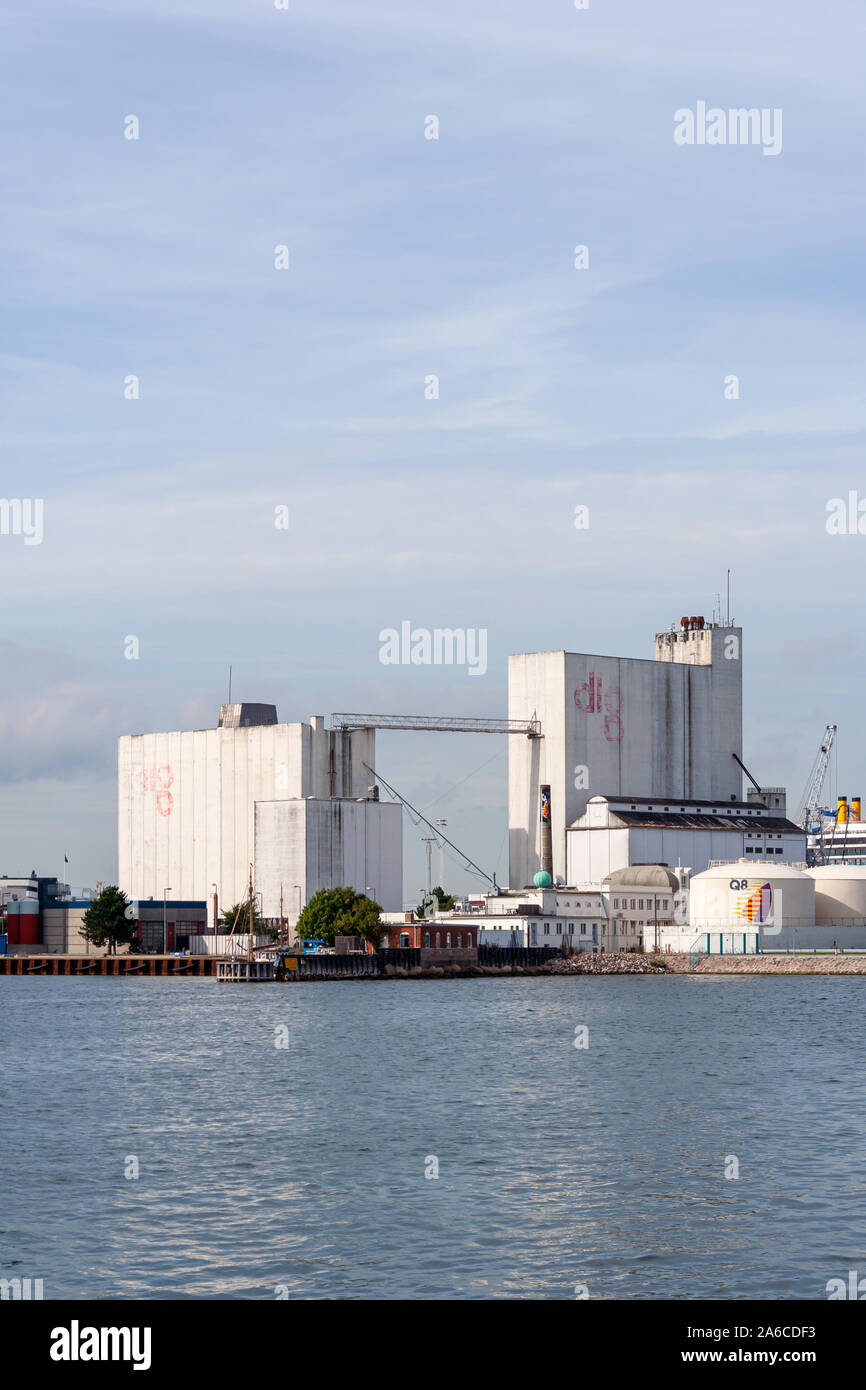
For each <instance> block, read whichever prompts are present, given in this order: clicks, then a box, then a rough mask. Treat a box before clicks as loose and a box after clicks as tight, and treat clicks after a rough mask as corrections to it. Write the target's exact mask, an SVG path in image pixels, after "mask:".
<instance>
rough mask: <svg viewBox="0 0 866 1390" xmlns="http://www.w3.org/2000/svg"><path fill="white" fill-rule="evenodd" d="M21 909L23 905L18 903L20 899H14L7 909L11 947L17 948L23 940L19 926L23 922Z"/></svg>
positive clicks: (9, 943)
mask: <svg viewBox="0 0 866 1390" xmlns="http://www.w3.org/2000/svg"><path fill="white" fill-rule="evenodd" d="M20 907H21V904H20V902H19V901H18V899H17V898H13V899H12V901H11V902H10V903H9V905H8V907H7V908H6V930H7V932H8V936H7V944H8V945H10V946H17V945H18V943H19V941H20V940H21V937H20V935H19V926H20V922H21V916H20V913H19V908H20Z"/></svg>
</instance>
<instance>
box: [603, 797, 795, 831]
mask: <svg viewBox="0 0 866 1390" xmlns="http://www.w3.org/2000/svg"><path fill="white" fill-rule="evenodd" d="M709 804H710V803H709V802H707V805H709ZM717 804H718V803H717ZM610 815H611V820H617V821H621V822H622V823H623V824H624V825H626V826H629V827H631V828H633V829H637V828H638V827H640V826H644V827H646V828H647V829H658V828H660V827H664V826H669V827H670V828H671V829H672V830H675V829H679V830H750V831H752V832H754V833H755V834H760V832H761V831H762V830H774V831H787V833H788V834H795V835H802V834H803V831H802V830H801V829H800V827H799V825H795V824H794V822H793V821H790V820H786V819H785V818H784V817H783V816H721V815H720V816H711V815H702V814H701V813H699V812H698V813H691V814H690V813H689V812H688V811H687V812H686V814H685V815H682V814H680V812H673V811H670V812H665V811H619V810H613V809H611V812H610ZM581 828H583V827H581ZM589 828H590V829H591V828H592V827H589Z"/></svg>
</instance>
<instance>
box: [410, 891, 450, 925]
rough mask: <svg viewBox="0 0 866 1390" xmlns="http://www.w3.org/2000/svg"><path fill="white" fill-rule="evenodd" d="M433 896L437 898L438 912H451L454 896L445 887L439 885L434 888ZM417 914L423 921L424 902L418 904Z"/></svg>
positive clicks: (419, 919)
mask: <svg viewBox="0 0 866 1390" xmlns="http://www.w3.org/2000/svg"><path fill="white" fill-rule="evenodd" d="M433 897H434V898H435V899H436V911H437V912H450V911H451V910H452V908H453V907H454V902H455V900H454V898H452V897H451V896H450V895H449V894H448V893H446V892H445V889H444V888H440V887H439V886H438V885H437V886H436V887H435V888H434V889H433ZM415 916H416V917H417V918H418V921H419V922H420V921H423V919H424V904H423V903H419V904H418V906H417V907H416V908H415Z"/></svg>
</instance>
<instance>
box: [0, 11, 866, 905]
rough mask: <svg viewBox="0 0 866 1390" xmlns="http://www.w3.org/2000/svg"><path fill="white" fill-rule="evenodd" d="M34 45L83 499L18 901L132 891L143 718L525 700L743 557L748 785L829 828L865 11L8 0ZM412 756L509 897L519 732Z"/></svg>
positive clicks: (7, 26) (24, 173)
mask: <svg viewBox="0 0 866 1390" xmlns="http://www.w3.org/2000/svg"><path fill="white" fill-rule="evenodd" d="M0 26H2V27H0V36H2V43H0V51H2V59H0V62H2V83H0V119H2V126H3V151H4V154H3V166H2V167H3V188H4V199H3V203H4V209H3V214H2V217H0V254H2V261H3V266H4V270H5V274H4V275H3V282H2V283H3V299H4V304H3V314H2V330H0V331H2V341H0V352H2V372H0V439H2V464H3V469H2V472H3V478H2V492H3V495H4V496H6V497H41V498H43V499H44V505H45V538H44V541H43V543H42V545H40V546H29V547H28V546H24V545H23V542H22V539H21V538H20V537H15V536H2V537H0V575H2V580H3V595H4V600H5V601H4V616H5V623H4V625H3V628H2V631H0V642H2V657H3V667H2V669H3V672H4V676H5V680H4V682H3V689H2V693H0V730H2V733H3V735H4V738H3V747H4V754H5V756H4V758H3V760H2V764H3V786H2V796H0V834H2V842H3V845H4V854H3V855H2V856H0V858H2V862H0V872H7V873H14V872H20V871H21V870H22V869H23V870H29V869H30V868H31V867H34V866H36V867H38V868H39V869H40V871H42V872H55V871H56V870H57V869H58V868H59V867H60V866H61V865H62V859H63V854H64V852H67V853H68V854H69V857H70V861H71V866H72V879H73V883H74V884H76V885H80V884H84V883H93V882H94V881H95V880H96V879H97V878H102V879H110V878H112V877H114V875H115V872H116V857H115V856H116V845H115V815H116V811H115V785H114V760H115V739H116V737H117V735H118V734H120V733H126V732H143V731H149V730H152V729H159V728H176V727H188V726H199V727H200V726H202V725H206V724H210V723H213V722H214V720H215V717H216V712H217V707H218V705H219V702H220V700H221V699H223V698H225V685H226V676H227V668H228V665H229V663H230V662H231V663H232V664H233V666H234V692H235V695H236V697H237V698H247V699H252V700H272V701H274V702H275V703H276V704H277V706H278V709H279V713H280V717H281V718H284V719H299V718H307V717H308V716H309V715H310V714H312V713H324V714H329V713H330V712H332V711H333V710H353V709H367V710H373V711H377V710H382V711H403V710H407V711H413V712H443V713H469V714H493V715H502V714H504V713H505V663H506V658H507V655H508V653H509V652H510V651H521V650H530V649H536V648H544V649H546V648H559V647H566V648H569V649H572V650H586V651H598V652H610V653H616V654H621V655H631V656H646V657H648V656H651V654H652V635H653V633H654V632H655V631H656V630H661V629H663V628H666V627H667V626H668V625H669V624H670V622H671V621H678V619H679V617H680V615H681V614H682V613H683V612H688V613H698V612H702V613H705V614H707V615H709V614H710V612H711V610H712V607H713V603H714V600H715V595H716V594H717V593H718V592H719V590H720V589H721V588H722V587H723V584H724V575H725V570H726V568H727V567H728V566H730V567H731V568H732V570H733V605H732V606H733V610H734V615H735V617H736V619H737V620H738V622H740V623H742V625H743V627H744V629H745V640H744V660H745V666H744V680H745V697H746V738H745V756H746V762H747V763H748V764H749V765H750V766H751V767H753V769H754V771H755V772H756V775H757V776H758V777H759V779H760V778H763V779H764V780H765V781H767V782H772V783H786V784H787V785H788V786H789V788H790V790H791V795H792V799H793V800H794V801H796V799H797V797H798V796H799V793H800V791H801V790H802V786H803V783H804V782H805V779H806V775H807V773H808V770H809V767H810V765H811V762H812V759H813V757H814V753H815V749H816V747H817V743H818V740H819V736H820V734H821V732H822V730H823V727H824V725H825V723H826V722H828V721H833V722H835V723H837V724H838V726H839V789H840V790H841V791H843V792H847V793H848V794H849V795H851V794H853V793H856V792H857V791H858V790H862V791H863V792H864V794H866V759H864V755H863V751H862V748H863V743H862V738H861V724H862V708H863V693H864V691H863V682H864V660H863V638H862V612H863V604H862V599H861V594H862V583H861V573H863V572H864V571H866V538H864V537H861V536H844V537H837V536H829V535H828V534H827V532H826V529H825V515H826V504H827V501H828V500H829V499H830V498H832V497H837V496H847V493H848V491H849V490H850V489H860V492H861V495H862V496H863V497H864V498H866V472H864V469H863V443H864V411H866V407H864V402H863V390H862V372H863V365H862V364H863V362H864V359H866V353H864V346H866V343H864V336H866V335H864V314H863V302H864V295H863V289H864V270H863V259H862V238H863V228H864V206H863V204H864V194H863V182H862V130H863V128H864V117H866V111H864V107H866V97H864V94H863V91H862V75H861V64H862V51H863V43H864V39H866V14H864V11H863V9H862V7H861V6H859V5H857V4H854V3H842V0H830V2H829V3H825V4H824V5H823V6H821V7H820V9H818V8H816V7H815V6H813V5H806V4H804V3H802V0H795V3H787V4H782V3H776V0H769V2H768V3H763V4H761V5H760V6H759V7H756V6H755V5H754V4H753V3H739V0H737V3H733V4H727V5H725V6H717V7H708V6H700V7H696V6H695V5H694V4H692V3H687V2H686V0H683V2H682V3H679V2H677V3H673V0H668V2H667V3H661V4H653V3H648V0H642V2H641V3H637V0H620V2H619V3H614V2H613V0H591V3H590V9H589V10H588V11H575V9H574V8H573V5H572V4H570V3H567V2H566V0H557V3H534V4H531V5H530V4H519V3H516V0H471V3H470V0H462V3H456V2H455V0H439V2H438V3H437V4H436V5H435V6H434V5H427V4H423V3H420V0H401V3H395V2H388V0H382V2H381V3H378V4H375V5H370V4H367V3H365V0H353V3H328V2H327V0H324V2H322V0H319V3H315V4H314V3H312V0H309V3H306V2H305V0H291V5H290V9H289V11H288V13H285V12H282V11H277V10H275V9H274V7H273V5H272V4H271V3H269V0H171V3H168V0H165V2H163V0H140V2H139V0H125V3H124V2H122V0H110V3H109V0H105V3H102V2H101V0H93V2H92V3H87V0H66V2H65V3H59V0H48V3H41V4H40V5H38V6H34V5H32V4H26V5H25V4H16V3H14V0H13V3H10V4H7V6H6V7H5V8H4V15H3V18H2V20H0ZM699 100H705V101H706V102H707V103H708V104H709V105H717V106H720V107H723V108H730V107H736V106H756V107H759V108H763V107H770V108H781V109H782V111H783V149H782V153H781V154H780V155H779V156H778V157H777V158H768V157H765V156H763V154H762V152H761V150H760V149H759V148H752V147H746V148H743V147H732V146H727V147H718V148H709V147H691V148H689V147H678V146H677V145H675V144H674V141H673V136H672V132H673V124H674V121H673V114H674V111H676V110H677V109H679V108H682V107H691V108H694V106H695V104H696V103H697V102H698V101H699ZM129 114H135V115H137V116H138V118H139V121H140V139H139V140H137V141H129V140H126V139H124V137H123V122H124V118H125V117H126V116H127V115H129ZM430 114H435V115H437V116H438V118H439V122H440V132H439V135H440V138H439V139H438V140H437V141H432V140H426V139H425V138H424V124H425V118H426V117H427V116H428V115H430ZM278 244H286V245H288V246H289V248H290V255H291V267H290V269H289V270H288V271H285V272H283V271H277V270H275V269H274V247H275V245H278ZM576 244H585V245H587V246H588V247H589V250H590V266H589V269H588V270H585V271H576V270H575V269H574V267H573V248H574V246H575V245H576ZM130 373H134V374H136V375H138V376H139V377H140V382H141V388H140V389H141V396H140V399H139V400H137V401H128V400H125V399H124V393H123V383H124V378H125V377H126V376H127V375H128V374H130ZM430 373H435V374H437V375H438V376H439V379H440V397H439V399H438V400H436V401H428V400H425V398H424V379H425V377H426V376H427V375H428V374H430ZM730 373H736V374H737V375H738V377H739V379H740V399H739V400H736V401H731V400H726V399H725V397H724V379H725V377H726V376H727V375H728V374H730ZM280 504H285V505H287V506H288V508H289V513H290V526H289V530H288V531H286V532H281V531H277V530H275V528H274V525H273V516H274V507H275V506H277V505H280ZM578 504H585V505H588V506H589V508H590V522H591V524H590V529H589V530H588V531H586V532H577V531H576V530H575V529H574V526H573V515H574V507H575V506H576V505H578ZM406 619H408V620H410V621H412V622H413V624H415V625H419V626H427V627H430V628H433V627H437V626H447V627H467V628H469V627H473V628H478V627H484V628H486V629H487V631H488V634H489V638H488V640H489V658H488V672H487V674H486V676H484V677H483V678H479V677H475V678H472V677H469V676H468V674H467V673H466V672H465V671H455V670H454V669H453V668H452V669H449V668H405V667H385V666H382V665H381V664H380V662H379V660H378V654H379V641H378V634H379V632H380V630H381V629H382V628H385V627H398V626H399V624H400V622H401V621H403V620H406ZM128 634H135V635H136V636H138V638H139V640H140V644H141V656H140V659H139V660H138V661H135V662H132V661H127V660H125V659H124V655H123V639H124V637H125V636H126V635H128ZM378 761H379V765H380V768H381V770H382V772H383V774H384V775H385V776H386V777H387V778H388V780H389V781H391V782H393V783H394V784H395V785H396V786H397V787H399V788H400V789H401V790H402V791H403V792H404V793H405V794H406V795H407V796H408V797H409V799H410V800H411V801H413V802H414V803H415V804H416V805H419V806H421V807H422V809H423V808H426V807H431V808H433V810H434V811H435V814H444V815H446V816H448V818H449V832H448V833H449V835H453V838H454V839H455V840H457V841H458V843H461V844H462V845H463V846H464V847H465V848H466V851H467V853H469V854H470V855H471V856H472V857H473V858H474V859H475V860H477V861H478V862H479V863H481V864H482V865H484V866H485V867H488V868H490V869H492V868H493V867H498V870H499V874H500V877H504V874H505V870H506V865H507V852H506V850H505V848H504V847H503V834H504V829H505V805H504V802H505V796H504V792H505V747H504V741H503V740H496V739H494V738H492V737H491V738H483V737H469V736H453V737H450V738H449V737H446V736H444V735H430V736H426V737H425V736H420V735H414V734H411V735H410V734H396V733H395V734H390V735H383V736H381V737H380V742H379V752H378ZM476 768H480V771H478V772H476V773H474V775H473V776H470V777H468V778H467V774H469V773H471V772H473V770H474V769H476ZM464 778H467V780H465V781H462V782H461V779H464ZM458 782H461V785H460V786H459V787H458V788H457V789H456V790H452V789H453V788H454V787H455V784H456V783H458ZM828 790H832V791H833V792H834V793H835V790H836V787H835V785H834V786H833V787H832V788H828ZM422 833H424V828H423V827H418V828H417V829H416V828H415V827H412V826H409V828H408V830H407V842H406V850H407V873H406V891H407V894H408V895H410V896H411V895H412V893H414V891H415V888H416V887H418V886H420V884H421V883H422V882H423V875H424V864H423V852H422V845H421V840H420V836H421V834H422ZM474 882H475V880H472V879H470V878H469V877H468V876H466V875H464V874H463V873H462V872H460V871H458V870H456V869H455V870H454V872H453V875H452V878H451V883H450V886H453V887H459V888H461V889H462V888H467V887H470V886H472V885H473V883H474Z"/></svg>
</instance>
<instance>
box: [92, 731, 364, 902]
mask: <svg viewBox="0 0 866 1390" xmlns="http://www.w3.org/2000/svg"><path fill="white" fill-rule="evenodd" d="M365 763H367V764H369V765H370V766H371V767H373V766H375V733H374V732H373V730H370V729H365V730H358V731H352V732H348V731H343V730H333V729H327V728H326V727H325V721H324V719H323V718H322V717H321V716H315V717H314V718H313V719H311V720H310V722H309V724H304V723H300V724H279V723H278V722H277V716H276V710H275V709H274V707H273V706H263V705H224V706H223V707H222V709H221V711H220V723H219V726H218V727H217V728H215V729H199V730H195V731H189V732H187V731H176V732H171V733H157V734H137V735H129V736H126V737H123V738H121V739H120V740H119V742H118V885H119V887H120V888H122V889H123V891H124V892H125V893H126V894H127V896H129V897H131V898H148V897H150V896H153V897H161V896H162V893H163V890H164V889H166V888H168V890H169V893H170V896H171V897H173V898H182V899H206V900H207V902H208V923H209V925H210V926H211V927H212V926H213V925H214V923H213V906H212V898H213V893H214V885H216V892H217V894H218V900H219V905H220V909H222V907H223V906H228V905H230V904H232V903H235V902H237V901H239V900H240V899H241V898H242V897H244V895H245V893H246V891H247V884H248V880H249V873H250V865H251V864H252V863H253V861H254V856H255V804H256V802H257V801H269V802H270V801H291V800H297V799H299V798H304V799H305V798H307V797H310V796H312V797H316V798H319V799H320V800H329V799H330V798H332V797H340V798H350V799H355V798H358V797H362V798H363V797H366V796H367V795H368V792H369V788H370V784H371V782H372V780H373V779H372V777H371V775H370V773H369V771H368V770H367V768H366V767H365V766H364V764H365Z"/></svg>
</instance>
